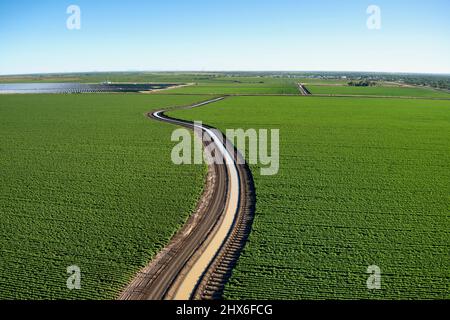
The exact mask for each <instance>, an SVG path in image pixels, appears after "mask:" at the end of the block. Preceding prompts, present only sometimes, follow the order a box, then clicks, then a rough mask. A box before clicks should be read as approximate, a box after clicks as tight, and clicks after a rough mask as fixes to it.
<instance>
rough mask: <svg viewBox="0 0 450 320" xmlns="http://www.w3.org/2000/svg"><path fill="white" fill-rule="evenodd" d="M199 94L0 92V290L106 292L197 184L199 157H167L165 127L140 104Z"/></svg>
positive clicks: (149, 248) (187, 209) (131, 268)
mask: <svg viewBox="0 0 450 320" xmlns="http://www.w3.org/2000/svg"><path fill="white" fill-rule="evenodd" d="M203 99H204V98H203V97H200V96H157V95H135V94H126V95H121V94H90V95H88V94H86V95H0V181H1V184H0V221H1V223H0V299H14V298H15V299H111V298H115V297H116V296H117V294H118V292H119V291H120V289H121V288H122V287H124V285H126V283H127V282H128V281H129V280H130V279H131V278H132V277H133V275H134V274H135V273H136V272H137V271H138V270H139V269H140V268H141V267H143V266H144V265H146V264H147V263H148V262H149V261H150V259H151V258H152V257H153V256H154V255H155V254H156V253H157V252H158V251H159V250H160V249H161V248H162V247H163V246H164V245H166V244H167V242H168V240H169V238H170V237H171V236H172V235H173V234H174V232H175V231H176V230H177V229H178V228H179V227H180V226H181V225H182V224H183V223H184V221H185V220H186V218H187V217H188V215H189V214H190V213H191V212H192V211H193V209H194V208H195V206H196V203H197V200H198V198H199V196H200V193H201V192H202V189H203V181H204V176H205V168H204V167H203V166H201V165H200V166H198V165H190V166H176V165H173V164H172V162H171V160H170V152H171V148H172V146H173V143H172V142H171V141H170V135H171V132H172V130H173V129H174V127H173V126H171V125H168V124H164V123H159V122H156V121H152V120H149V119H148V118H147V117H146V116H145V115H144V113H145V112H146V111H150V110H151V109H154V108H159V107H164V106H173V105H184V104H190V103H193V102H194V101H199V100H203ZM71 265H77V266H79V267H80V269H81V275H82V278H81V279H82V281H81V290H73V291H69V290H68V289H67V287H66V280H67V278H68V276H69V275H68V274H67V270H66V268H67V267H68V266H71Z"/></svg>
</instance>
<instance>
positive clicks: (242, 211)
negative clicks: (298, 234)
mask: <svg viewBox="0 0 450 320" xmlns="http://www.w3.org/2000/svg"><path fill="white" fill-rule="evenodd" d="M222 99H224V98H223V97H221V98H215V99H211V100H208V101H205V102H201V103H197V104H194V105H191V106H187V107H183V108H194V107H199V106H204V105H206V104H210V103H214V102H217V101H220V100H222ZM164 112H165V110H159V111H155V112H152V113H149V114H148V116H149V117H150V118H152V119H155V120H158V121H164V122H167V123H170V124H174V125H178V126H183V127H187V128H190V129H194V127H196V129H197V130H201V132H202V133H203V134H204V135H208V136H209V139H207V140H209V141H211V142H203V143H204V145H205V146H207V145H209V143H214V144H216V150H218V151H217V152H220V153H221V156H223V158H224V160H225V161H224V163H223V164H211V165H209V168H208V176H207V183H206V188H205V191H204V193H203V195H202V198H201V200H200V201H199V204H198V206H197V210H196V212H195V213H194V214H193V215H192V216H191V217H190V218H189V220H188V221H187V222H186V224H185V225H184V226H183V227H182V228H181V229H180V230H179V231H178V232H177V234H176V235H175V236H174V237H173V238H172V240H171V242H170V243H169V244H168V245H167V246H166V248H164V249H163V250H162V251H161V252H160V253H159V254H158V255H157V256H156V257H155V259H154V260H153V261H152V262H151V263H150V264H149V265H148V266H146V267H145V268H144V269H142V270H141V271H140V272H139V273H138V274H137V275H136V276H135V278H134V279H133V280H132V281H131V283H130V284H129V285H128V286H127V287H126V288H125V290H124V291H123V292H122V293H121V294H120V296H119V299H122V300H163V299H167V300H188V299H218V298H221V297H222V294H223V290H224V286H225V284H226V283H227V282H228V280H229V278H230V276H231V272H232V269H233V267H234V266H235V264H236V262H237V259H238V257H239V255H240V253H241V251H242V249H243V247H244V245H245V242H246V241H247V238H248V235H249V233H250V229H251V225H252V223H253V217H254V211H255V201H256V198H255V188H254V183H253V178H252V175H251V172H250V169H249V168H248V166H247V164H238V163H237V161H236V159H238V157H241V155H240V154H239V152H238V151H237V150H236V148H235V147H234V146H232V144H231V143H230V141H228V140H226V137H225V136H224V135H223V134H222V133H220V131H218V130H215V129H214V128H211V127H209V126H206V125H201V126H200V125H198V124H194V123H192V122H189V121H184V120H180V119H175V118H171V117H169V116H167V115H165V114H164ZM239 163H241V162H240V161H239Z"/></svg>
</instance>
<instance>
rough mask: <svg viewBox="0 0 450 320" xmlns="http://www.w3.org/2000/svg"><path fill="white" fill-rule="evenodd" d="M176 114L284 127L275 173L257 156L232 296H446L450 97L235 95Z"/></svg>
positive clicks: (226, 123)
mask: <svg viewBox="0 0 450 320" xmlns="http://www.w3.org/2000/svg"><path fill="white" fill-rule="evenodd" d="M169 114H171V115H173V116H176V117H178V118H183V119H190V120H202V121H203V122H204V123H207V124H210V125H213V126H216V127H218V128H220V129H221V130H225V129H227V128H244V129H247V128H255V129H258V128H264V129H270V128H276V129H280V171H279V173H278V174H277V175H275V176H261V175H259V167H258V166H257V165H253V166H251V169H252V171H253V175H254V178H255V184H256V196H257V204H256V216H255V221H254V224H253V230H252V232H251V234H250V239H249V241H248V243H247V245H246V247H245V249H244V252H243V254H242V255H241V257H240V259H239V261H238V265H237V267H236V269H235V270H234V271H233V275H232V278H231V281H230V282H229V284H228V285H227V287H226V290H225V297H226V298H228V299H270V298H273V299H360V298H362V299H448V298H450V295H449V283H450V282H449V280H450V275H449V264H448V262H449V257H450V256H449V249H448V248H449V246H450V215H449V212H450V204H449V195H450V182H449V181H450V139H449V136H450V101H436V100H414V99H412V100H409V99H382V98H378V99H375V98H326V97H310V98H302V97H232V98H228V99H226V100H224V101H221V102H218V103H215V104H212V105H209V106H205V107H200V108H195V109H192V110H178V111H173V112H171V113H169ZM370 265H377V266H378V267H379V268H380V269H381V290H368V289H367V286H366V281H367V279H368V277H369V274H367V273H366V272H367V268H368V266H370Z"/></svg>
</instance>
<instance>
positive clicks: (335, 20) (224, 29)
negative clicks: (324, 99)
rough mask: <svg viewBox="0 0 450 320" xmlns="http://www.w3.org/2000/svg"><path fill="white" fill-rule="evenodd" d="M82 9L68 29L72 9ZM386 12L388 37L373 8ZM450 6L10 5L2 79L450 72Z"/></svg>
mask: <svg viewBox="0 0 450 320" xmlns="http://www.w3.org/2000/svg"><path fill="white" fill-rule="evenodd" d="M71 4H75V5H78V6H79V7H80V8H81V29H80V30H68V29H67V28H66V20H67V18H68V17H69V15H68V14H67V13H66V9H67V7H68V6H69V5H71ZM371 4H375V5H378V6H379V7H380V8H381V19H382V20H381V29H380V30H369V29H368V28H367V26H366V20H367V18H368V16H369V15H368V14H367V13H366V9H367V7H368V6H369V5H371ZM449 13H450V1H448V0H427V1H425V0H420V1H417V0H370V1H366V0H314V1H311V0H308V1H303V0H276V1H275V0H273V1H266V0H221V1H216V0H190V1H181V0H171V1H163V0H159V1H153V0H127V1H122V0H71V1H66V0H58V1H56V0H40V1H31V0H30V1H25V0H8V1H7V0H1V1H0V74H18V73H38V72H78V71H113V70H118V71H120V70H124V71H126V70H292V71H294V70H298V71H301V70H349V71H358V70H359V71H389V72H391V71H392V72H431V73H450V17H449Z"/></svg>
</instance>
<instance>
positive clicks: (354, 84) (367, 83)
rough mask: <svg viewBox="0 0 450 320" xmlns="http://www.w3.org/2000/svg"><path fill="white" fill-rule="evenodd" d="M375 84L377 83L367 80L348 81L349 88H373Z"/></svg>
mask: <svg viewBox="0 0 450 320" xmlns="http://www.w3.org/2000/svg"><path fill="white" fill-rule="evenodd" d="M376 84H377V83H376V82H375V81H370V80H367V79H364V80H360V81H350V82H349V83H348V85H349V86H351V87H373V86H375V85H376Z"/></svg>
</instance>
